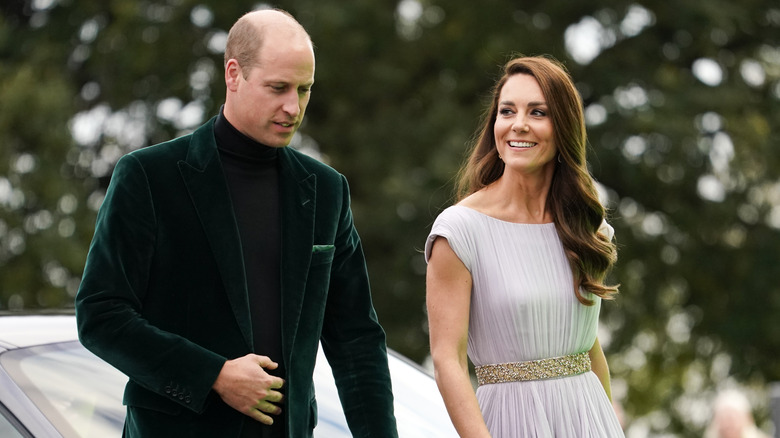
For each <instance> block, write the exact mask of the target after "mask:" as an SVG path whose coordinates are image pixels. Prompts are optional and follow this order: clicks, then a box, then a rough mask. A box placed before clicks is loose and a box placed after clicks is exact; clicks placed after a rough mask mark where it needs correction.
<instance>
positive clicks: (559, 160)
mask: <svg viewBox="0 0 780 438" xmlns="http://www.w3.org/2000/svg"><path fill="white" fill-rule="evenodd" d="M558 162H559V163H563V161H561V154H558Z"/></svg>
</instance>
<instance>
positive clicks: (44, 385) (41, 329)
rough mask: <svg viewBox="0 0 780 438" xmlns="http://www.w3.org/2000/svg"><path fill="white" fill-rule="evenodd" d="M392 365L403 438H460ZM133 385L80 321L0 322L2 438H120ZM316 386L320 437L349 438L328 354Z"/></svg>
mask: <svg viewBox="0 0 780 438" xmlns="http://www.w3.org/2000/svg"><path fill="white" fill-rule="evenodd" d="M389 361H390V374H391V376H392V379H393V393H394V395H395V415H396V419H397V422H398V432H399V435H400V437H402V438H415V437H420V438H436V437H457V434H456V432H455V429H454V428H453V427H452V424H451V423H450V420H449V417H448V416H447V411H446V409H445V407H444V403H443V402H442V400H441V397H440V395H439V392H438V389H437V388H436V383H435V382H434V380H433V378H432V377H431V376H430V375H429V374H428V373H426V372H425V371H424V370H423V369H422V368H420V367H419V366H417V365H416V364H414V363H412V362H411V361H409V360H408V359H406V358H404V357H402V356H401V355H399V354H397V353H395V352H392V351H391V352H390V356H389ZM126 382H127V377H125V375H124V374H122V373H120V372H119V371H117V370H116V369H114V368H113V367H111V366H110V365H108V364H107V363H105V362H103V361H102V360H100V359H99V358H98V357H96V356H95V355H93V354H92V353H90V352H89V351H87V350H86V349H85V348H84V347H83V346H82V345H81V344H80V343H79V342H78V337H77V333H76V319H75V317H74V316H73V315H28V316H8V315H6V316H0V437H35V438H44V437H100V438H110V437H120V436H122V425H123V423H124V417H125V407H124V406H122V393H123V390H124V385H125V383H126ZM314 382H315V385H316V392H317V405H318V413H319V419H318V424H317V427H316V428H315V430H314V436H315V437H316V438H341V437H345V438H348V437H350V436H351V435H350V433H349V428H348V427H347V423H346V420H345V419H344V414H343V412H342V410H341V404H340V402H339V399H338V394H337V392H336V386H335V384H334V382H333V376H332V374H331V371H330V367H329V366H328V362H327V360H325V357H324V355H323V354H322V352H320V355H319V356H318V358H317V366H316V369H315V373H314Z"/></svg>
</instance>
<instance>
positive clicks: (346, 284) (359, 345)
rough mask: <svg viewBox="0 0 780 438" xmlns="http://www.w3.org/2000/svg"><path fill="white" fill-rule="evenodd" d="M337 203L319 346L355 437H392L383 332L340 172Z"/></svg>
mask: <svg viewBox="0 0 780 438" xmlns="http://www.w3.org/2000/svg"><path fill="white" fill-rule="evenodd" d="M341 190H342V196H341V199H342V208H341V210H340V213H339V218H338V230H337V235H336V240H335V246H336V253H335V255H334V260H333V265H332V268H331V278H330V287H329V291H328V301H327V305H326V309H325V317H324V323H323V331H322V337H321V342H322V347H323V351H324V353H325V355H326V357H327V358H328V362H329V364H330V365H331V368H332V370H333V375H334V378H335V381H336V386H337V388H338V390H339V397H340V399H341V404H342V406H343V409H344V414H345V416H346V418H347V422H348V424H349V427H350V431H351V432H352V435H353V436H355V437H396V436H397V428H396V423H395V416H394V414H393V393H392V387H391V381H390V372H389V369H388V364H387V348H386V343H385V342H386V341H385V333H384V330H383V329H382V327H381V326H380V325H379V322H378V320H377V316H376V312H375V311H374V307H373V304H372V301H371V290H370V286H369V280H368V272H367V269H366V263H365V258H364V254H363V249H362V245H361V243H360V237H359V236H358V233H357V230H356V229H355V226H354V223H353V219H352V212H351V210H350V197H349V196H350V195H349V187H348V185H347V181H346V179H345V178H344V177H343V176H341Z"/></svg>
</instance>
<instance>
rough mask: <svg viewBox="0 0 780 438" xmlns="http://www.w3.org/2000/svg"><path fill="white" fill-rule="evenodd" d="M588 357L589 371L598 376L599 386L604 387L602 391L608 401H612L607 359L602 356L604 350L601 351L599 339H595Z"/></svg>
mask: <svg viewBox="0 0 780 438" xmlns="http://www.w3.org/2000/svg"><path fill="white" fill-rule="evenodd" d="M588 355H589V356H590V363H591V369H592V370H593V372H594V373H595V374H596V376H598V378H599V380H600V381H601V385H602V386H604V391H606V393H607V397H609V401H612V388H611V386H610V383H609V365H608V364H607V357H606V356H604V350H602V349H601V344H600V343H599V338H596V342H594V343H593V347H591V349H590V351H589V352H588Z"/></svg>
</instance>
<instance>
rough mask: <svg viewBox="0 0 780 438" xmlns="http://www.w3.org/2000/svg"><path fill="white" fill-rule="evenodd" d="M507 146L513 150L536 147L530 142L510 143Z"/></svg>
mask: <svg viewBox="0 0 780 438" xmlns="http://www.w3.org/2000/svg"><path fill="white" fill-rule="evenodd" d="M509 146H510V147H513V148H522V149H526V148H532V147H534V146H536V143H533V142H530V141H510V142H509Z"/></svg>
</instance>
